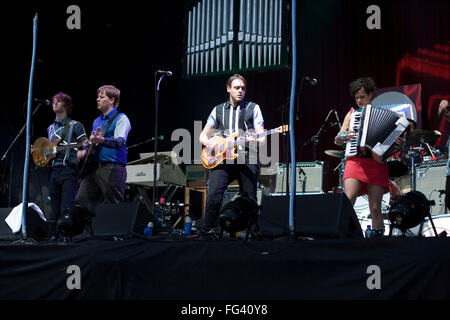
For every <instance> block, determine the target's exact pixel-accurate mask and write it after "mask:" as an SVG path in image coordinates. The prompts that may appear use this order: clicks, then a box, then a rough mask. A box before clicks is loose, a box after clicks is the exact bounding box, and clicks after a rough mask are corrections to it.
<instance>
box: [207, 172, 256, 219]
mask: <svg viewBox="0 0 450 320" xmlns="http://www.w3.org/2000/svg"><path fill="white" fill-rule="evenodd" d="M258 174H259V166H258V165H257V164H221V165H219V166H217V167H216V168H214V169H212V170H211V171H210V173H209V181H208V189H207V193H206V208H205V227H206V228H214V227H216V226H217V221H218V218H219V213H220V209H221V207H222V201H223V194H224V193H225V190H226V188H227V187H228V185H229V184H230V182H232V181H234V180H237V181H238V183H239V189H240V192H239V193H240V195H241V196H246V197H249V198H250V199H252V200H254V201H255V203H256V202H257V197H256V188H257V183H258Z"/></svg>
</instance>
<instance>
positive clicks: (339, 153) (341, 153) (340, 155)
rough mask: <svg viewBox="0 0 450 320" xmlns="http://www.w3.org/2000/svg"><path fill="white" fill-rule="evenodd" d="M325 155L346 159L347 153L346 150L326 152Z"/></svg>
mask: <svg viewBox="0 0 450 320" xmlns="http://www.w3.org/2000/svg"><path fill="white" fill-rule="evenodd" d="M325 153H326V154H327V155H329V156H332V157H335V158H339V159H342V158H344V155H345V151H344V150H325Z"/></svg>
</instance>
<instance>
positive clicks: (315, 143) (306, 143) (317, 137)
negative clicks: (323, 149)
mask: <svg viewBox="0 0 450 320" xmlns="http://www.w3.org/2000/svg"><path fill="white" fill-rule="evenodd" d="M333 111H334V110H333V109H331V110H330V112H328V115H327V117H326V118H325V121H324V122H323V123H322V126H321V127H320V128H319V131H317V133H316V134H315V135H313V136H312V137H311V138H310V139H309V140H308V141H306V142H305V143H304V144H303V147H306V146H307V145H308V144H310V143H311V142H312V143H313V161H316V159H317V150H316V149H317V142H319V137H320V135H322V134H324V133H325V132H326V131H327V130H328V128H330V127H333V126H335V125H339V123H338V122H332V123H330V124H329V125H328V126H327V127H325V124H326V123H327V121H328V118H329V117H330V115H331V113H332V112H333Z"/></svg>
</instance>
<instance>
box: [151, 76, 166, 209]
mask: <svg viewBox="0 0 450 320" xmlns="http://www.w3.org/2000/svg"><path fill="white" fill-rule="evenodd" d="M157 74H158V71H156V72H155V80H156V76H157ZM163 79H164V73H163V74H162V76H161V77H160V78H159V80H158V84H157V85H156V93H155V137H157V138H156V139H155V143H154V148H155V160H154V162H153V208H154V209H156V201H155V200H156V194H157V192H156V174H157V168H156V166H157V161H158V160H157V159H158V158H157V154H158V104H159V86H160V84H161V81H162V80H163ZM160 171H161V170H160ZM153 213H154V214H155V213H156V210H154V211H153Z"/></svg>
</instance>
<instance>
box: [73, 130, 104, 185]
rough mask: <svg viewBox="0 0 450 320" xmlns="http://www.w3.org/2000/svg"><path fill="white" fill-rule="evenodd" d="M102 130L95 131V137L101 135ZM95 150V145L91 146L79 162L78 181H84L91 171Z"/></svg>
mask: <svg viewBox="0 0 450 320" xmlns="http://www.w3.org/2000/svg"><path fill="white" fill-rule="evenodd" d="M100 130H101V128H100V127H98V128H97V130H95V133H94V136H96V135H97V134H99V133H100ZM94 149H95V145H94V144H93V143H91V144H90V146H89V149H88V151H87V152H86V156H85V157H84V158H83V159H81V160H79V161H78V164H77V171H78V179H83V178H84V177H86V176H87V175H88V174H89V172H90V171H91V163H92V158H93V152H94Z"/></svg>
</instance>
